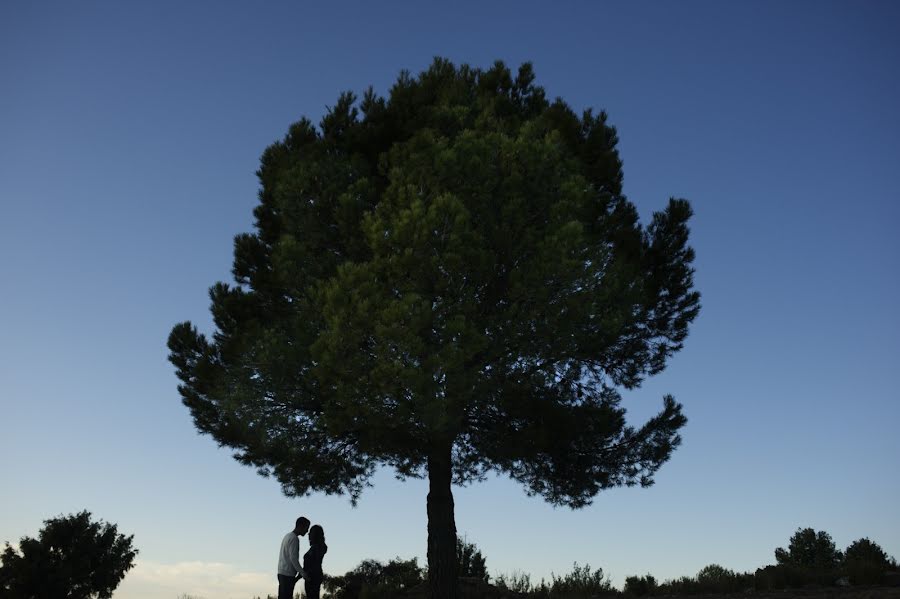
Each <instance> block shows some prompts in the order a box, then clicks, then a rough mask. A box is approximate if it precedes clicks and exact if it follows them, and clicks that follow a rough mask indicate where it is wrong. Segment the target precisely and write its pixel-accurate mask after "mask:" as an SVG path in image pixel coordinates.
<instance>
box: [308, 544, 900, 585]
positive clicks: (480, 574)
mask: <svg viewBox="0 0 900 599" xmlns="http://www.w3.org/2000/svg"><path fill="white" fill-rule="evenodd" d="M775 561H776V563H775V564H772V565H768V566H765V567H763V568H759V569H757V570H756V571H755V572H743V573H739V572H734V571H733V570H730V569H728V568H724V567H722V566H720V565H718V564H710V565H708V566H706V567H704V568H702V569H701V570H700V571H699V572H698V573H697V574H696V575H694V576H682V577H681V578H677V579H674V580H666V581H664V582H658V581H657V580H656V579H655V578H654V577H653V576H652V575H651V574H645V575H642V576H628V577H627V578H626V579H625V585H624V588H623V589H622V590H619V589H616V588H615V587H613V586H612V583H611V582H610V580H609V578H608V576H606V574H604V572H603V569H602V568H597V569H596V570H595V569H592V568H591V566H590V565H587V564H585V565H579V564H577V563H576V564H574V566H573V569H572V571H571V572H569V573H567V574H564V575H561V576H557V575H556V574H551V576H550V580H549V581H548V580H546V579H541V580H540V581H532V579H531V576H530V575H529V574H527V573H524V572H513V573H511V574H500V575H498V576H496V577H495V578H494V579H493V580H491V577H490V576H489V575H488V574H487V568H486V559H485V558H484V556H483V555H482V554H481V551H479V550H478V548H477V547H475V545H474V544H472V543H469V542H467V541H465V540H462V539H460V540H459V543H458V550H457V562H458V568H459V575H460V578H461V579H462V580H463V581H464V582H466V583H467V584H468V588H467V589H464V592H463V593H462V595H463V596H469V597H518V598H521V599H569V598H572V599H577V598H582V597H584V598H587V597H600V596H604V597H606V596H608V597H612V596H627V597H649V596H675V595H711V594H727V593H746V592H765V591H777V590H785V589H801V588H810V587H819V588H822V587H837V586H844V587H850V586H856V587H862V586H871V585H881V584H884V583H885V582H886V579H887V577H888V576H889V573H890V572H892V571H896V570H900V565H898V563H897V560H896V559H894V558H892V557H889V556H888V555H887V554H886V553H885V552H884V550H882V548H881V547H880V546H879V545H878V544H877V543H875V542H873V541H871V540H869V539H868V538H862V539H859V540H857V541H854V542H853V543H851V544H850V546H849V547H847V549H846V550H845V551H840V550H838V549H837V547H836V546H835V544H834V542H833V541H832V539H831V536H830V535H829V534H828V533H827V532H824V531H819V532H817V531H815V530H813V529H811V528H806V529H798V530H797V531H796V533H795V534H794V535H793V536H792V537H791V539H790V543H789V545H788V547H787V548H780V547H779V548H777V549H775ZM426 578H427V573H426V571H425V569H424V568H422V567H420V566H419V565H418V562H417V560H416V559H415V558H413V559H410V560H403V559H400V558H395V559H393V560H391V561H389V562H387V563H382V562H378V561H376V560H366V561H364V562H362V563H361V564H360V565H359V566H357V567H356V568H355V569H353V570H351V571H350V572H347V573H345V574H343V575H342V576H330V577H327V578H326V580H325V587H326V589H327V591H328V592H329V596H330V597H333V598H334V599H364V598H365V599H392V598H395V597H396V598H399V597H416V598H417V597H418V596H419V595H420V594H422V593H421V592H422V591H423V590H424V589H423V588H422V586H423V583H424V581H425V580H426ZM488 583H490V586H489V585H488Z"/></svg>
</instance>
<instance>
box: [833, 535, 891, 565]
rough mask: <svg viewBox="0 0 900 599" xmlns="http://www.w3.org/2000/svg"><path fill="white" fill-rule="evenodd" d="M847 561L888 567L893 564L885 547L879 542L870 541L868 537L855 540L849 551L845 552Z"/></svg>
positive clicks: (848, 548)
mask: <svg viewBox="0 0 900 599" xmlns="http://www.w3.org/2000/svg"><path fill="white" fill-rule="evenodd" d="M844 561H845V562H848V563H850V562H860V563H867V564H873V565H878V566H881V567H882V568H884V569H887V568H889V567H890V565H891V558H889V557H888V554H887V553H885V552H884V549H882V548H881V546H880V545H879V544H878V543H874V542H872V541H870V540H869V539H868V538H862V539H858V540H856V541H853V542H852V543H851V544H850V546H849V547H847V551H846V552H844Z"/></svg>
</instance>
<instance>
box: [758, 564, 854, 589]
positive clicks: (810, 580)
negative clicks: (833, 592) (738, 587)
mask: <svg viewBox="0 0 900 599" xmlns="http://www.w3.org/2000/svg"><path fill="white" fill-rule="evenodd" d="M838 578H840V572H839V571H838V570H820V569H816V568H809V567H805V566H798V565H796V564H779V565H776V566H766V567H765V568H759V569H758V570H756V574H755V575H754V581H753V586H754V588H756V589H757V590H760V591H769V590H780V589H796V588H802V587H809V586H817V587H827V586H833V585H834V584H835V582H836V581H837V579H838Z"/></svg>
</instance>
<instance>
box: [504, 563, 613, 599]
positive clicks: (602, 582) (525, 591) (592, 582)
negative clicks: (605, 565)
mask: <svg viewBox="0 0 900 599" xmlns="http://www.w3.org/2000/svg"><path fill="white" fill-rule="evenodd" d="M550 578H551V580H550V582H549V583H548V582H546V581H545V580H543V579H541V582H540V584H532V582H531V576H529V575H528V574H526V573H524V572H514V573H512V574H510V575H504V574H501V575H499V576H497V580H496V582H495V584H496V586H497V587H499V588H501V589H505V590H510V591H513V592H515V593H518V594H520V596H522V597H525V598H527V599H569V598H572V599H582V598H584V599H587V598H588V597H599V596H601V595H617V594H619V593H618V591H617V590H616V589H615V588H613V586H612V583H610V581H609V579H608V578H606V577H605V576H604V574H603V569H602V568H597V569H596V570H591V566H590V565H588V564H585V565H584V566H579V565H578V563H575V564H574V566H573V568H572V571H571V572H569V573H568V574H565V575H563V576H557V575H556V574H551V575H550Z"/></svg>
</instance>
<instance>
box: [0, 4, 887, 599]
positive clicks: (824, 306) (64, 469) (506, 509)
mask: <svg viewBox="0 0 900 599" xmlns="http://www.w3.org/2000/svg"><path fill="white" fill-rule="evenodd" d="M557 4H559V6H557V7H555V8H553V7H551V5H550V3H538V2H477V3H476V2H454V3H449V2H445V3H414V2H391V3H383V2H382V3H375V2H371V3H332V4H326V3H319V2H315V3H313V2H275V1H273V2H265V3H262V2H257V3H251V2H222V1H215V2H213V1H209V2H140V3H139V2H112V1H110V2H91V1H82V2H55V3H51V2H41V1H37V2H4V3H2V5H0V256H2V277H0V281H2V294H0V302H2V304H0V440H2V444H3V445H2V447H3V451H2V458H0V481H2V486H3V491H2V493H0V541H5V540H9V541H15V540H17V539H18V538H19V537H21V536H22V535H25V534H29V535H34V534H36V532H37V530H38V529H39V527H40V526H41V522H42V520H44V519H46V518H49V517H53V516H55V515H58V514H60V513H69V512H75V511H78V510H81V509H85V508H86V509H88V510H91V511H92V512H93V513H94V514H95V516H97V517H100V518H103V519H105V520H107V521H111V522H115V523H117V524H118V525H119V527H120V530H122V531H124V532H128V533H133V534H134V535H135V544H136V545H137V547H138V548H140V550H141V553H140V556H139V565H138V567H137V568H136V569H135V570H134V571H132V572H131V573H130V574H129V575H128V577H127V578H126V580H125V582H124V583H123V584H122V586H121V587H120V590H119V591H118V592H117V593H116V598H117V599H143V598H149V597H173V598H174V597H175V596H177V595H178V594H180V593H194V594H198V595H203V596H205V597H207V598H213V597H222V598H231V597H234V598H235V599H249V596H250V594H251V593H260V594H263V595H264V594H265V593H266V592H274V585H273V584H272V583H273V581H274V575H275V572H274V569H275V565H276V564H275V558H276V551H277V545H278V542H279V539H280V538H281V535H282V534H283V533H284V532H286V531H287V530H288V529H290V527H291V523H292V521H293V519H294V518H295V517H296V516H297V515H300V514H307V515H308V516H309V517H311V519H312V520H313V521H314V522H320V523H321V524H323V525H324V528H325V530H326V534H327V537H328V542H329V545H330V547H331V550H330V552H329V553H328V556H327V558H326V561H325V569H326V571H327V572H330V573H333V574H339V573H342V572H344V571H346V570H348V569H350V568H351V567H353V566H354V565H356V564H357V563H358V562H359V561H360V560H362V559H364V558H379V559H388V558H391V557H393V556H396V555H399V556H402V557H412V556H419V557H420V561H424V555H425V485H424V483H422V482H417V481H413V482H407V483H399V482H396V481H394V480H393V479H392V477H391V475H390V473H388V472H384V473H382V474H381V475H379V476H378V477H377V479H376V480H375V481H374V482H375V486H374V488H372V489H370V490H369V491H368V492H367V493H366V494H364V496H363V498H362V501H361V503H360V505H359V507H358V508H355V509H353V508H351V506H350V505H349V502H348V501H347V500H346V499H345V498H338V497H325V496H322V495H314V496H312V497H310V498H306V499H299V500H297V499H294V500H289V499H286V498H284V497H282V496H281V494H280V489H279V486H278V484H277V483H276V482H275V481H274V480H272V479H263V478H260V477H259V476H257V475H256V474H255V473H254V471H253V470H251V469H248V468H245V467H242V466H240V465H239V464H237V463H236V462H234V461H233V460H232V459H231V458H230V457H229V455H230V454H229V452H228V451H227V450H224V449H218V448H217V447H216V445H215V443H214V442H213V441H212V440H211V439H210V438H207V437H201V436H199V435H198V434H197V433H196V431H195V430H194V428H193V425H192V423H191V419H190V416H189V414H188V411H187V409H186V408H185V407H183V406H182V405H181V403H180V399H179V396H178V393H177V391H176V379H175V376H174V374H173V369H172V367H171V366H170V365H169V364H168V362H167V360H166V355H167V350H166V347H165V341H166V337H167V335H168V333H169V330H170V329H171V327H172V325H173V324H175V323H176V322H179V321H181V320H185V319H190V320H192V321H194V322H195V323H197V324H198V325H199V326H201V328H204V329H205V330H207V331H208V330H209V326H210V325H209V323H210V319H209V314H208V299H207V295H206V290H207V288H208V287H209V286H210V285H211V284H212V283H214V282H215V281H217V280H223V279H228V278H229V272H230V266H231V249H232V238H233V236H234V235H235V234H236V233H239V232H243V231H247V230H250V229H251V227H252V215H251V210H252V208H253V206H254V205H255V203H256V192H257V181H256V178H255V175H254V172H255V170H256V168H257V164H258V158H259V156H260V154H261V152H262V151H263V150H264V148H265V147H266V146H267V145H268V144H270V143H271V142H273V141H274V140H276V139H278V138H280V137H281V136H282V135H283V134H284V133H285V131H286V130H287V128H288V126H289V124H290V123H292V122H294V121H296V120H298V119H299V118H300V117H301V116H304V115H306V116H309V117H311V118H312V119H313V120H314V121H318V119H319V118H320V117H321V116H322V114H323V113H324V111H325V108H326V106H327V105H331V104H333V103H334V100H335V99H336V98H337V95H338V92H340V91H342V90H348V89H349V90H355V91H361V90H363V89H364V88H365V87H366V86H368V85H369V84H372V85H374V87H375V89H376V91H378V92H381V93H385V92H387V90H388V88H389V86H390V85H391V83H392V82H393V81H394V79H395V78H396V76H397V74H398V73H399V71H400V70H401V69H409V70H411V71H413V72H418V71H420V70H422V69H423V68H425V67H426V66H427V65H428V64H429V63H430V61H431V59H432V57H433V56H435V55H440V56H446V57H448V58H450V59H451V60H453V61H454V62H457V63H459V62H468V63H470V64H472V65H476V66H488V65H490V64H491V63H492V62H493V61H494V60H495V59H502V60H504V61H506V62H507V64H509V65H511V66H513V67H516V66H518V65H519V64H520V63H521V62H523V61H526V60H530V61H533V63H534V65H535V70H536V73H537V77H538V82H539V83H540V84H542V85H543V86H544V87H545V88H546V90H547V92H548V95H550V96H551V97H553V96H561V97H563V98H564V99H565V100H566V101H568V102H569V103H570V104H572V105H573V107H575V108H576V109H579V110H580V109H582V108H586V107H594V108H596V109H606V110H607V111H608V112H609V115H610V120H611V122H612V123H613V124H614V125H615V126H617V127H618V130H619V133H620V137H621V144H620V151H621V155H622V157H623V159H624V164H625V192H626V193H627V194H628V196H629V197H630V198H631V199H632V200H633V201H634V202H635V203H636V204H637V206H638V207H639V210H640V212H641V215H642V217H643V218H644V219H647V218H648V217H649V216H650V215H651V214H652V212H653V211H654V210H658V209H660V208H662V207H663V206H664V205H665V202H666V200H667V198H668V197H669V196H682V197H686V198H689V199H690V200H691V201H692V202H693V206H694V208H695V212H696V217H695V219H694V220H693V224H692V235H693V245H694V247H695V248H696V251H697V261H696V268H697V275H696V281H697V286H698V288H699V289H700V290H701V291H702V293H703V310H702V311H701V314H700V317H699V318H698V320H697V321H696V323H695V325H694V327H693V328H692V331H691V335H690V337H689V338H688V340H687V344H686V347H685V349H684V351H683V352H681V353H680V354H679V355H678V356H677V357H676V358H675V359H674V360H672V362H671V364H670V366H669V368H668V370H667V371H666V372H664V373H663V374H661V375H659V376H657V377H656V378H654V379H652V380H650V381H648V382H647V383H646V384H645V385H644V387H643V388H642V389H640V390H638V391H635V392H633V393H629V394H626V401H625V405H626V406H628V407H629V408H630V417H631V418H632V419H633V420H634V422H640V421H641V420H642V419H645V418H646V417H647V416H649V415H650V414H652V413H653V412H654V411H656V410H657V409H658V408H659V406H660V405H661V397H662V395H663V394H664V393H672V394H674V395H675V397H676V398H677V399H678V400H680V401H682V402H683V403H684V406H685V411H686V413H687V415H688V418H689V420H690V421H689V424H688V426H687V427H686V429H685V430H684V435H683V436H684V443H683V446H682V447H681V448H680V449H679V450H678V451H677V452H676V453H675V454H674V456H673V459H672V460H671V462H670V463H668V464H667V465H665V466H664V467H663V468H662V470H661V471H660V472H659V474H658V476H657V484H656V486H654V487H653V488H651V489H647V490H641V489H622V490H615V491H612V492H607V493H604V494H602V495H600V496H599V497H598V498H597V499H596V501H595V502H594V504H593V505H592V506H590V507H588V508H586V509H583V510H580V511H571V510H568V509H553V508H552V507H550V506H548V505H546V504H544V503H543V502H542V501H541V500H540V499H537V498H528V497H526V496H525V494H524V493H523V491H522V489H521V488H520V487H519V486H517V485H516V484H514V483H512V482H510V481H508V480H506V479H502V478H496V479H491V480H489V481H487V482H485V483H482V484H477V485H474V486H471V487H468V488H465V489H457V490H456V508H457V510H456V520H457V524H458V527H459V529H460V531H461V532H462V533H464V534H466V535H467V536H468V537H469V539H470V540H473V541H475V542H476V543H477V544H478V545H479V546H480V547H481V549H482V550H483V551H484V553H485V554H486V556H487V560H488V567H489V569H490V571H491V572H493V573H494V574H496V573H500V572H511V571H513V570H522V571H525V572H530V573H531V574H532V576H533V578H537V579H540V578H541V577H549V575H550V573H551V571H552V572H556V573H557V574H559V573H563V572H568V571H570V569H571V566H572V563H573V562H575V561H578V562H579V563H582V564H583V563H585V562H587V563H589V564H591V565H592V566H594V567H602V568H603V569H604V570H605V571H606V572H608V573H609V574H610V575H611V576H612V577H613V580H614V582H615V583H616V584H618V585H621V584H622V582H623V580H624V577H625V576H627V575H631V574H638V573H645V572H650V573H652V574H654V575H655V576H656V577H657V578H661V579H664V578H669V577H676V576H680V575H688V574H694V573H696V572H697V570H699V569H700V568H701V567H703V566H704V565H706V564H709V563H711V562H718V563H720V564H721V565H723V566H726V567H728V568H733V569H736V570H752V569H754V568H756V567H759V566H761V565H764V564H767V563H772V562H773V561H774V557H773V550H774V549H775V547H777V546H783V545H785V544H786V543H787V541H788V538H789V537H790V535H791V534H792V533H793V532H794V530H795V529H796V528H797V527H799V526H804V527H805V526H811V527H814V528H816V529H819V530H821V529H824V530H827V531H829V532H830V533H831V534H832V536H833V537H834V539H835V541H836V542H837V544H838V546H839V547H841V548H844V547H846V546H847V545H848V544H849V543H850V542H851V541H853V540H855V539H857V538H860V537H863V536H868V537H869V538H871V539H872V540H875V541H876V542H878V543H880V544H881V545H882V547H884V548H885V549H886V550H887V551H888V553H890V554H892V555H894V556H897V557H900V511H898V509H897V506H898V505H900V476H898V462H900V460H898V458H900V435H898V434H897V428H898V427H897V424H898V422H900V392H898V388H897V373H898V371H900V368H898V361H900V360H898V358H900V348H898V339H900V317H898V310H897V307H898V305H900V302H898V296H900V274H898V273H900V236H898V234H897V228H898V221H900V197H898V196H900V191H898V190H900V111H898V106H900V4H898V3H896V2H887V1H885V2H872V1H862V2H849V1H847V2H842V3H835V2H824V1H816V2H803V1H794V2H754V3H748V2H741V3H737V2H718V1H716V2H658V3H644V2H629V3H625V2H569V3H557Z"/></svg>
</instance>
